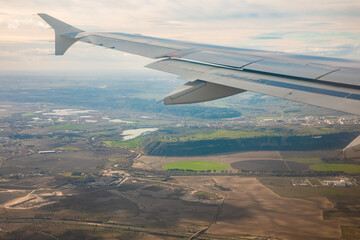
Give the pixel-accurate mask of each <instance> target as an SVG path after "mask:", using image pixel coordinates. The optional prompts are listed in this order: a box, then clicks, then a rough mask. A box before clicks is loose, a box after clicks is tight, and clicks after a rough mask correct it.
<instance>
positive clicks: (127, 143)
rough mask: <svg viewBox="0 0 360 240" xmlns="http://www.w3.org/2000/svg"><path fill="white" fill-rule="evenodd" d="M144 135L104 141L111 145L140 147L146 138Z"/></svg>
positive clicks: (131, 147)
mask: <svg viewBox="0 0 360 240" xmlns="http://www.w3.org/2000/svg"><path fill="white" fill-rule="evenodd" d="M144 139H145V138H144V137H139V138H135V139H131V140H127V141H104V143H105V144H106V145H108V146H109V147H120V148H130V149H135V148H138V147H139V144H140V143H141V142H142V141H143V140H144Z"/></svg>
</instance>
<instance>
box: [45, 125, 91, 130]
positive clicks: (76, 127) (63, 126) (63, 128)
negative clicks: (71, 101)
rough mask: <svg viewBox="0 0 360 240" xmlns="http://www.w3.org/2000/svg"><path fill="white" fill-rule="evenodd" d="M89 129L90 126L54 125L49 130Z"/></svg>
mask: <svg viewBox="0 0 360 240" xmlns="http://www.w3.org/2000/svg"><path fill="white" fill-rule="evenodd" d="M88 127H89V126H84V125H54V126H50V127H49V128H51V129H54V130H82V129H85V128H88Z"/></svg>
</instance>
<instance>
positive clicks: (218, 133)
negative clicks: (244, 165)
mask: <svg viewBox="0 0 360 240" xmlns="http://www.w3.org/2000/svg"><path fill="white" fill-rule="evenodd" d="M262 136H280V134H279V133H276V132H273V131H263V132H261V131H259V132H257V131H234V130H225V129H219V130H215V131H211V132H204V133H198V134H193V135H188V136H185V137H179V138H170V139H169V140H166V141H168V142H177V141H180V142H186V141H201V140H214V139H238V138H252V137H262Z"/></svg>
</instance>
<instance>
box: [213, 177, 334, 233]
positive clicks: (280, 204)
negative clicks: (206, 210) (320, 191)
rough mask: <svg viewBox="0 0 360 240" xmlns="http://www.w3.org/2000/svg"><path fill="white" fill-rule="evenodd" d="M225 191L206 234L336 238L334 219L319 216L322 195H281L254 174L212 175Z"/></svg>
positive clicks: (328, 206) (326, 206)
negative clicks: (219, 208) (319, 196)
mask: <svg viewBox="0 0 360 240" xmlns="http://www.w3.org/2000/svg"><path fill="white" fill-rule="evenodd" d="M214 180H215V181H216V182H217V184H219V185H222V186H224V187H228V188H231V189H232V191H228V192H226V199H225V201H224V205H223V210H222V212H221V214H220V216H219V218H218V221H217V223H216V224H214V225H212V226H211V227H210V228H209V230H208V231H207V233H208V234H214V235H217V234H221V235H229V236H236V235H239V234H246V233H249V234H254V235H256V234H259V235H262V236H272V237H278V238H281V239H338V238H339V230H338V223H337V222H336V221H333V220H323V219H322V210H324V209H331V208H332V207H333V205H332V203H331V202H329V201H328V200H327V199H326V198H309V199H295V198H281V197H279V196H278V195H276V194H275V193H273V192H272V191H271V190H269V189H268V188H266V187H265V186H263V185H262V184H261V183H259V182H258V181H257V180H256V179H255V178H240V177H214Z"/></svg>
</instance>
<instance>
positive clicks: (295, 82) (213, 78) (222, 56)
mask: <svg viewBox="0 0 360 240" xmlns="http://www.w3.org/2000/svg"><path fill="white" fill-rule="evenodd" d="M39 16H40V17H41V18H42V19H43V20H45V21H46V22H47V23H48V24H49V25H50V26H51V27H52V28H53V29H54V30H55V55H63V54H64V53H65V52H66V50H67V49H68V48H69V47H70V46H71V45H73V44H74V43H75V42H77V41H81V42H85V43H90V44H94V45H97V46H102V47H105V48H110V49H114V50H119V51H123V52H127V53H132V54H136V55H140V56H144V57H148V58H152V59H155V60H156V61H155V62H153V63H151V64H149V65H147V66H146V67H148V68H152V69H156V70H160V71H164V72H168V73H172V74H176V75H178V76H179V77H180V78H181V79H183V80H186V81H187V83H186V84H185V85H183V86H181V87H180V88H178V89H176V90H175V91H174V92H172V93H170V94H169V95H168V96H166V97H165V98H164V103H165V104H184V103H196V102H203V101H209V100H214V99H218V98H223V97H227V96H231V95H234V94H237V93H241V92H244V91H252V92H256V93H262V94H266V95H270V96H275V97H279V98H284V99H289V100H293V101H297V102H301V103H307V104H311V105H315V106H320V107H325V108H330V109H334V110H338V111H342V112H347V113H352V114H358V115H360V61H355V60H347V59H341V58H328V57H317V56H307V55H296V54H285V53H280V52H269V51H260V50H249V49H240V48H231V47H220V46H213V45H205V44H197V43H190V42H184V41H174V40H167V39H160V38H154V37H147V36H142V35H136V34H125V33H93V32H85V31H82V30H80V29H78V28H75V27H73V26H71V25H68V24H66V23H64V22H62V21H59V20H57V19H55V18H53V17H51V16H49V15H47V14H43V13H40V14H39Z"/></svg>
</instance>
